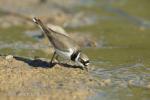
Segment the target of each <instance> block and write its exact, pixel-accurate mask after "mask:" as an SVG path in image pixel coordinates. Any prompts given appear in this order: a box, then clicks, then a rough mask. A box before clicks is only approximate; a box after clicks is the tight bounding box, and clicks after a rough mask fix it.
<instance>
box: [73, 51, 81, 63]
mask: <svg viewBox="0 0 150 100" xmlns="http://www.w3.org/2000/svg"><path fill="white" fill-rule="evenodd" d="M79 53H80V52H79V51H76V52H74V53H73V54H72V55H71V60H72V61H75V59H76V58H77V56H78V54H79Z"/></svg>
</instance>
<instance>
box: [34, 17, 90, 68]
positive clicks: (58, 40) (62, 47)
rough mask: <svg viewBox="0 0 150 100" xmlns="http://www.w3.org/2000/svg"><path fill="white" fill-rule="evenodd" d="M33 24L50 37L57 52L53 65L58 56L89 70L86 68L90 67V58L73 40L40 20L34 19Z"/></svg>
mask: <svg viewBox="0 0 150 100" xmlns="http://www.w3.org/2000/svg"><path fill="white" fill-rule="evenodd" d="M33 22H34V23H36V24H37V25H38V26H39V27H40V28H41V30H42V31H43V33H44V34H45V35H46V36H47V37H48V39H49V41H50V43H51V44H52V46H53V47H54V50H55V52H54V54H53V56H52V58H51V62H50V63H52V61H53V58H54V57H55V55H58V56H61V57H63V58H65V59H69V60H72V61H74V62H76V63H77V64H78V65H79V66H81V67H82V68H85V69H87V67H86V66H88V65H89V58H88V57H87V56H86V55H85V54H83V53H82V52H81V49H80V47H79V46H78V45H77V43H76V42H75V41H74V40H73V39H72V38H70V37H69V36H66V35H64V34H61V33H59V32H57V31H54V30H53V29H51V28H50V27H47V26H45V25H44V24H43V22H42V21H41V20H40V19H38V18H35V17H34V18H33Z"/></svg>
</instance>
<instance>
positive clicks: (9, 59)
mask: <svg viewBox="0 0 150 100" xmlns="http://www.w3.org/2000/svg"><path fill="white" fill-rule="evenodd" d="M5 59H6V60H8V61H12V60H13V55H8V56H6V57H5Z"/></svg>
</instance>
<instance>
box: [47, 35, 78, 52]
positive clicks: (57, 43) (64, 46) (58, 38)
mask: <svg viewBox="0 0 150 100" xmlns="http://www.w3.org/2000/svg"><path fill="white" fill-rule="evenodd" d="M48 38H49V40H50V42H51V43H52V45H53V46H54V47H55V48H56V49H59V50H62V51H68V50H69V48H72V49H74V50H75V51H77V50H80V47H79V46H78V44H77V43H76V42H75V41H74V40H73V39H72V38H70V37H68V36H65V35H63V34H61V33H57V32H52V33H51V34H50V36H48Z"/></svg>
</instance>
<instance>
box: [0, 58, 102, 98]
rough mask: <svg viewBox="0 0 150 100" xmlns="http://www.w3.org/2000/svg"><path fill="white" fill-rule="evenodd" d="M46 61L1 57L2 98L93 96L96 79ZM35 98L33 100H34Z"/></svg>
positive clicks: (87, 74) (84, 72) (75, 69)
mask: <svg viewBox="0 0 150 100" xmlns="http://www.w3.org/2000/svg"><path fill="white" fill-rule="evenodd" d="M48 65H49V64H48V62H47V61H44V60H43V59H36V60H33V59H32V60H31V59H28V58H23V57H13V58H11V57H10V58H9V57H6V56H0V74H1V75H0V94H1V96H4V95H5V96H35V98H38V96H44V97H42V99H45V100H48V99H51V100H62V99H63V100H85V99H87V98H88V97H89V96H92V95H94V88H93V87H96V86H98V85H99V84H98V82H97V81H96V78H94V77H92V76H91V75H90V74H89V73H88V72H86V71H85V70H81V69H80V68H73V66H70V65H67V64H63V63H62V64H55V65H53V66H50V67H49V66H48ZM35 98H32V97H31V99H35Z"/></svg>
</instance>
